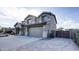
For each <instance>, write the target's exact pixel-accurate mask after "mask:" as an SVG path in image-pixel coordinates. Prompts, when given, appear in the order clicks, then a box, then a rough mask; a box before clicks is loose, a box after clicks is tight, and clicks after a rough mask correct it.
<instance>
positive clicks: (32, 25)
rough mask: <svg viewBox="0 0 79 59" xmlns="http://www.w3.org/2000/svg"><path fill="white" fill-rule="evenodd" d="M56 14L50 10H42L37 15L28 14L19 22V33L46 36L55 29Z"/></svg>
mask: <svg viewBox="0 0 79 59" xmlns="http://www.w3.org/2000/svg"><path fill="white" fill-rule="evenodd" d="M56 24H57V20H56V16H55V15H54V14H52V13H51V12H43V13H41V14H40V15H39V16H38V17H36V16H33V15H28V16H27V17H26V18H25V19H24V21H22V23H21V33H22V34H23V35H26V36H33V37H43V38H46V37H48V36H49V35H50V33H51V32H52V31H55V30H56Z"/></svg>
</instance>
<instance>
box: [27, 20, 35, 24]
mask: <svg viewBox="0 0 79 59" xmlns="http://www.w3.org/2000/svg"><path fill="white" fill-rule="evenodd" d="M34 23H35V20H34V19H28V21H27V24H34Z"/></svg>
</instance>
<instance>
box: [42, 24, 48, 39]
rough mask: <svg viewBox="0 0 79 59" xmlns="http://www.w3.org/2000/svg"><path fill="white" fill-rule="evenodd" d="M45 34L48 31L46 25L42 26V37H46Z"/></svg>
mask: <svg viewBox="0 0 79 59" xmlns="http://www.w3.org/2000/svg"><path fill="white" fill-rule="evenodd" d="M47 34H48V31H47V29H46V26H43V36H42V37H43V38H47Z"/></svg>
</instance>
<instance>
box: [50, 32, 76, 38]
mask: <svg viewBox="0 0 79 59" xmlns="http://www.w3.org/2000/svg"><path fill="white" fill-rule="evenodd" d="M49 37H51V38H53V37H57V38H71V39H75V37H76V35H75V32H73V31H52V33H51V34H50V36H49Z"/></svg>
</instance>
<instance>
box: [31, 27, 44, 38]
mask: <svg viewBox="0 0 79 59" xmlns="http://www.w3.org/2000/svg"><path fill="white" fill-rule="evenodd" d="M42 32H43V27H34V28H30V29H29V36H33V37H42Z"/></svg>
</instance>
